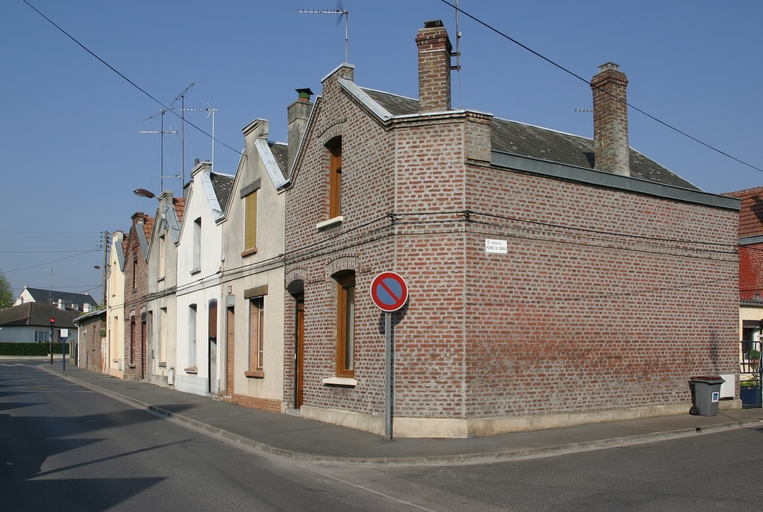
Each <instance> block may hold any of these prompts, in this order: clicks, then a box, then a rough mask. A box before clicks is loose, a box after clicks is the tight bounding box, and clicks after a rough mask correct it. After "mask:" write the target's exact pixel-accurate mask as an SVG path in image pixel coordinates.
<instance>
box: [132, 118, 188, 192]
mask: <svg viewBox="0 0 763 512" xmlns="http://www.w3.org/2000/svg"><path fill="white" fill-rule="evenodd" d="M169 110H172V109H169ZM169 110H167V109H164V108H162V109H160V110H159V112H158V113H156V114H154V115H152V116H151V117H147V118H145V119H144V120H143V121H142V122H145V121H148V120H149V119H155V118H156V117H158V116H161V118H162V129H161V130H160V131H157V130H141V131H140V133H158V134H160V135H161V136H162V142H161V148H162V149H161V164H160V171H159V182H160V184H161V190H162V192H163V191H164V178H181V177H182V176H180V175H175V176H165V175H164V134H165V133H170V134H173V133H177V130H173V129H172V128H171V127H170V129H169V130H166V131H165V130H164V114H165V113H167V112H168V111H169Z"/></svg>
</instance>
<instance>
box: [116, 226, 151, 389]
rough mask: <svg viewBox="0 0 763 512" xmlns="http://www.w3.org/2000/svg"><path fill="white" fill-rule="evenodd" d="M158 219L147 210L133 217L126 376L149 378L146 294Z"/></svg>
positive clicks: (127, 259)
mask: <svg viewBox="0 0 763 512" xmlns="http://www.w3.org/2000/svg"><path fill="white" fill-rule="evenodd" d="M153 223H154V219H153V218H151V217H149V216H148V215H146V214H145V213H143V212H137V213H135V214H134V215H133V216H132V225H131V226H130V231H129V232H128V234H127V241H126V248H125V251H124V252H125V254H124V257H125V262H124V276H125V277H124V279H125V280H124V314H123V318H124V326H125V330H124V333H125V344H124V359H123V361H124V366H123V372H124V373H123V378H125V379H131V380H142V379H144V378H145V377H146V340H147V335H148V332H147V328H146V321H147V317H146V304H147V303H146V295H147V294H148V265H147V263H146V254H147V253H148V241H149V239H150V237H151V230H152V229H153Z"/></svg>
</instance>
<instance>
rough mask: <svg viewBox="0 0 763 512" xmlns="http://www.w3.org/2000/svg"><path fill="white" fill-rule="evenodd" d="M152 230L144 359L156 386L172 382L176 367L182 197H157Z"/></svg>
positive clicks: (170, 193) (165, 194)
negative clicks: (178, 254) (178, 247)
mask: <svg viewBox="0 0 763 512" xmlns="http://www.w3.org/2000/svg"><path fill="white" fill-rule="evenodd" d="M158 200H159V207H158V208H157V211H156V216H155V222H154V224H153V232H152V233H151V240H150V242H149V246H148V252H147V254H146V257H147V267H148V276H147V281H148V283H147V297H146V308H147V310H148V346H147V354H148V360H147V365H146V380H147V381H148V382H151V383H152V384H156V385H159V386H164V387H167V386H171V385H174V380H175V372H176V371H177V370H176V369H177V356H176V348H177V344H176V343H175V330H176V325H177V303H176V300H175V292H176V291H177V244H178V242H179V241H180V225H181V222H182V221H183V212H184V210H185V199H184V198H182V197H181V198H177V197H173V191H172V190H165V191H164V192H162V193H161V194H160V195H159V197H158Z"/></svg>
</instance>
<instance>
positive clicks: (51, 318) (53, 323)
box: [50, 317, 56, 328]
mask: <svg viewBox="0 0 763 512" xmlns="http://www.w3.org/2000/svg"><path fill="white" fill-rule="evenodd" d="M55 326H56V318H55V317H50V327H51V328H53V327H55Z"/></svg>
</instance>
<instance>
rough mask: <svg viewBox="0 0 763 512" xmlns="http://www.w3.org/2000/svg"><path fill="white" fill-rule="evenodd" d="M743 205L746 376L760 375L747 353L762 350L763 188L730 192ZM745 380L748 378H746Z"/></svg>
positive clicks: (741, 307)
mask: <svg viewBox="0 0 763 512" xmlns="http://www.w3.org/2000/svg"><path fill="white" fill-rule="evenodd" d="M725 195H727V196H731V197H736V198H737V199H740V200H741V201H742V210H741V212H740V213H739V340H741V341H743V342H745V343H742V344H741V345H740V354H739V358H740V359H739V360H740V362H741V363H742V371H743V372H754V371H756V368H755V366H756V365H752V364H750V360H749V358H747V357H746V356H747V352H748V351H749V350H753V349H757V350H759V349H760V345H759V344H756V343H749V342H760V341H761V326H763V187H756V188H750V189H747V190H740V191H737V192H728V193H727V194H725ZM742 378H745V377H742Z"/></svg>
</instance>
